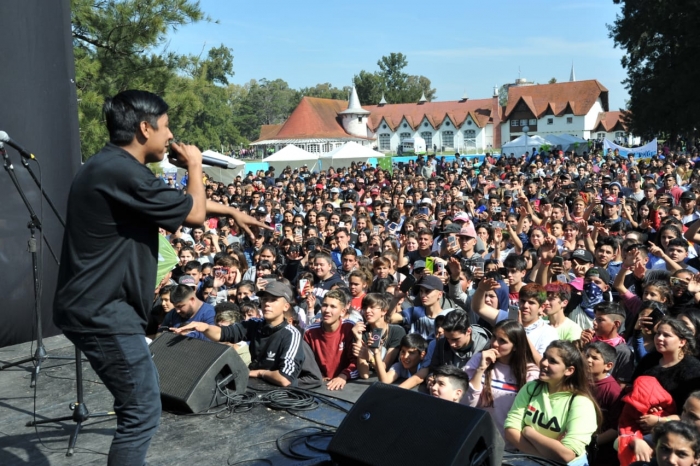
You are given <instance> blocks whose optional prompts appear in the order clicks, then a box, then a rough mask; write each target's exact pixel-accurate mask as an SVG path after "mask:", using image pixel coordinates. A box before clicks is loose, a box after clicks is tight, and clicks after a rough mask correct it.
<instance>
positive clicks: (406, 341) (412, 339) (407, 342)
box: [399, 333, 428, 353]
mask: <svg viewBox="0 0 700 466" xmlns="http://www.w3.org/2000/svg"><path fill="white" fill-rule="evenodd" d="M399 348H408V349H414V348H415V349H417V350H418V351H420V352H421V353H422V352H423V351H425V350H427V349H428V341H427V340H426V339H425V338H423V336H422V335H420V334H419V333H409V334H408V335H406V336H404V337H403V338H402V339H401V343H400V344H399Z"/></svg>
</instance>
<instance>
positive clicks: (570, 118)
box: [566, 117, 574, 125]
mask: <svg viewBox="0 0 700 466" xmlns="http://www.w3.org/2000/svg"><path fill="white" fill-rule="evenodd" d="M573 122H574V117H566V124H567V125H570V124H571V123H573Z"/></svg>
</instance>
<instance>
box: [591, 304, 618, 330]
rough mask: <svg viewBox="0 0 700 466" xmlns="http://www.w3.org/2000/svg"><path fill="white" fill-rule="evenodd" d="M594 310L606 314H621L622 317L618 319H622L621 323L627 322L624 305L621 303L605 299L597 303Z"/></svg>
mask: <svg viewBox="0 0 700 466" xmlns="http://www.w3.org/2000/svg"><path fill="white" fill-rule="evenodd" d="M593 312H594V313H596V314H602V315H604V316H609V315H615V316H619V317H620V318H619V319H618V320H619V321H620V325H622V324H624V322H625V310H624V309H623V308H622V306H620V303H612V302H605V301H604V302H602V303H600V304H596V306H595V307H594V308H593Z"/></svg>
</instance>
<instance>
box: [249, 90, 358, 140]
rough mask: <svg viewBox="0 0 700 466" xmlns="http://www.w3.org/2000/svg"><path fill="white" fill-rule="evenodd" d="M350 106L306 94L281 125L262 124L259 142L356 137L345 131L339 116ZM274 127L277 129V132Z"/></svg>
mask: <svg viewBox="0 0 700 466" xmlns="http://www.w3.org/2000/svg"><path fill="white" fill-rule="evenodd" d="M347 108H348V103H347V101H345V100H333V99H320V98H317V97H303V98H302V99H301V102H299V105H297V107H296V108H295V109H294V111H293V112H292V114H291V115H289V118H287V121H285V122H284V123H282V124H281V125H263V126H262V127H261V128H260V138H259V139H258V141H256V142H259V141H265V140H269V139H347V138H353V139H357V136H352V135H350V134H348V133H347V132H345V129H344V128H343V125H342V124H341V119H340V117H339V116H338V113H339V112H342V111H343V110H345V109H347ZM273 128H277V131H276V132H274V129H273ZM268 131H269V133H268Z"/></svg>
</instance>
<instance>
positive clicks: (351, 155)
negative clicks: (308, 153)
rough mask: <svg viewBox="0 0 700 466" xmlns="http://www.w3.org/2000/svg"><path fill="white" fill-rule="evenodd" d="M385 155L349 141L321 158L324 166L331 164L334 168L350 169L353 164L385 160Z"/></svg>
mask: <svg viewBox="0 0 700 466" xmlns="http://www.w3.org/2000/svg"><path fill="white" fill-rule="evenodd" d="M383 157H384V154H382V153H381V152H377V151H376V150H372V149H370V148H369V147H367V146H363V145H361V144H358V143H356V142H355V141H349V142H346V143H345V144H343V145H342V146H340V147H336V148H335V149H334V150H332V151H331V152H329V153H327V154H324V155H322V156H321V158H320V161H321V162H323V164H324V166H325V164H326V163H329V164H330V165H331V166H333V167H336V168H337V167H349V166H350V165H351V164H352V163H353V162H355V163H358V164H361V163H365V162H367V160H369V159H373V158H377V159H378V158H383Z"/></svg>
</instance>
